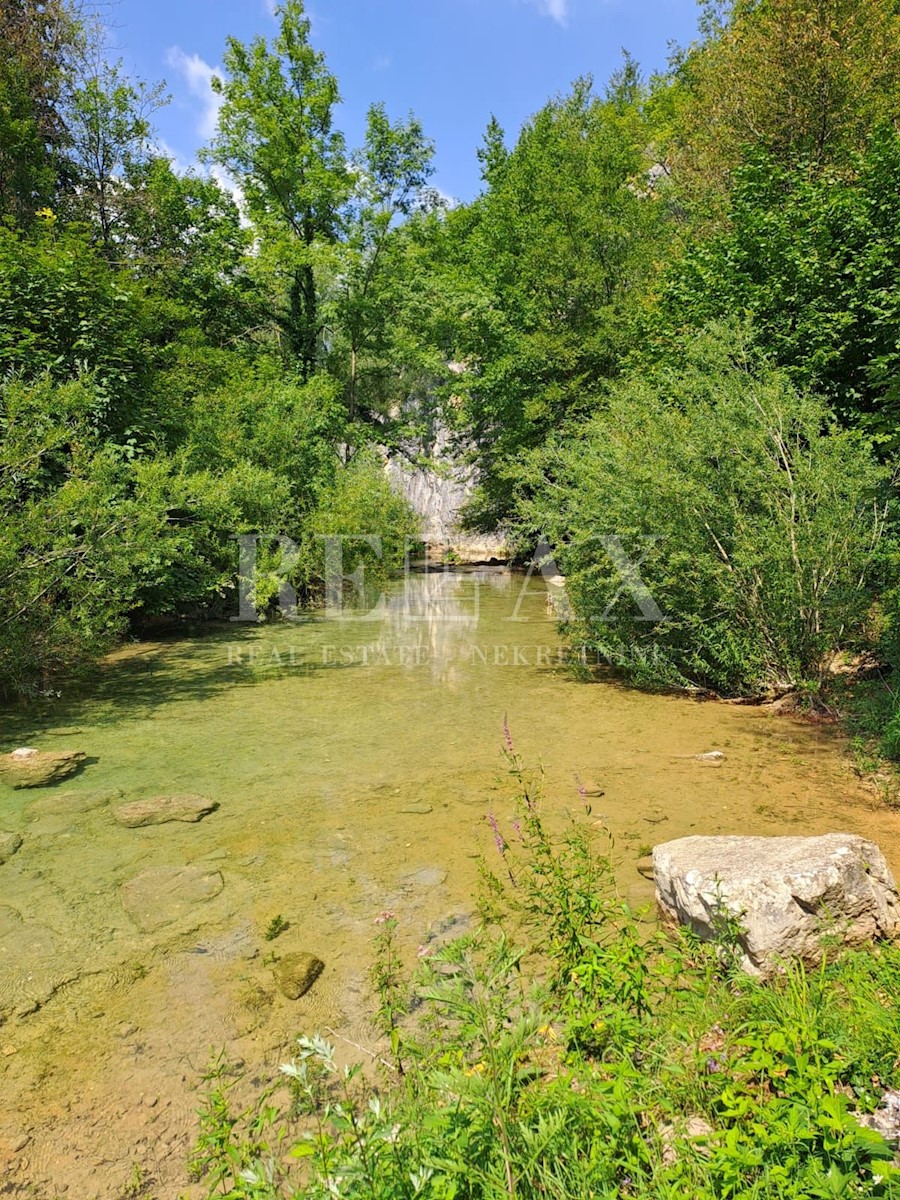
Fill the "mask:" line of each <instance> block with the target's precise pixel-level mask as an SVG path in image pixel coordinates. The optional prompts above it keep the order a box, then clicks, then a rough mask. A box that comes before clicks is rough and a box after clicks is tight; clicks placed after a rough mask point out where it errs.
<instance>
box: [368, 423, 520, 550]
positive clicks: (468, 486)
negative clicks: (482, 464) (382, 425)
mask: <svg viewBox="0 0 900 1200" xmlns="http://www.w3.org/2000/svg"><path fill="white" fill-rule="evenodd" d="M432 455H433V460H434V462H435V463H436V464H437V465H436V467H417V466H414V465H413V464H412V463H410V462H408V461H407V460H404V459H401V458H390V459H388V460H387V463H386V465H385V470H386V472H387V475H388V478H389V479H390V481H391V483H392V485H393V486H394V487H395V488H396V489H397V491H398V492H400V493H401V495H403V496H405V497H406V499H407V500H408V501H409V503H410V504H411V505H412V506H413V508H414V509H415V511H416V512H417V513H418V514H419V516H420V517H421V518H422V538H423V541H424V542H425V545H426V546H427V548H428V552H429V555H430V556H434V557H436V558H442V557H447V556H448V555H449V556H450V557H452V558H453V559H454V560H455V561H457V562H461V563H488V562H506V561H507V560H508V558H509V548H508V546H507V543H506V539H505V538H504V536H503V535H502V534H500V533H493V534H483V533H467V532H463V530H462V529H461V527H460V513H461V511H462V508H463V506H464V505H465V503H466V501H467V500H468V499H469V497H470V496H471V495H472V492H473V491H474V487H475V474H474V471H473V469H472V468H471V467H468V466H466V465H465V464H463V463H460V462H459V460H458V459H457V458H455V457H454V456H453V454H452V452H451V450H450V447H449V444H448V439H447V437H446V435H444V434H439V435H438V438H437V440H436V442H435V445H434V450H433V452H432Z"/></svg>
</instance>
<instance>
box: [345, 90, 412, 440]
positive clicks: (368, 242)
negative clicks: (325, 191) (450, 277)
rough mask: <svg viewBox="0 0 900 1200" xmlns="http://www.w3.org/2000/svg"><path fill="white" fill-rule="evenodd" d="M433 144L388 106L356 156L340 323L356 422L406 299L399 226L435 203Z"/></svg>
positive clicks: (379, 111) (374, 117) (371, 117)
mask: <svg viewBox="0 0 900 1200" xmlns="http://www.w3.org/2000/svg"><path fill="white" fill-rule="evenodd" d="M433 152H434V147H433V145H432V143H431V142H430V141H429V140H428V138H426V137H425V133H424V131H423V129H422V126H421V124H420V123H419V122H418V121H417V120H416V119H415V117H412V116H410V117H409V118H408V119H407V120H405V121H398V122H396V123H392V122H391V121H390V119H389V118H388V116H387V113H386V112H385V109H384V106H383V105H381V104H375V105H373V106H372V107H371V108H370V110H369V114H368V122H367V126H366V140H365V145H364V146H363V148H362V150H360V151H359V152H358V153H357V154H355V155H354V167H355V170H356V186H355V189H354V195H353V197H352V200H351V203H350V204H349V205H348V209H347V213H346V221H345V229H346V233H345V240H344V245H343V255H342V260H343V261H342V264H341V270H340V278H339V281H338V287H337V293H338V294H337V304H336V316H337V318H338V321H339V322H340V325H341V328H342V330H343V331H344V333H345V337H346V340H347V349H348V359H349V362H348V371H347V411H348V415H349V417H350V419H351V421H353V420H355V419H356V417H357V414H358V409H359V404H360V373H361V365H362V364H361V360H362V357H363V356H364V355H365V354H366V353H367V352H370V353H374V354H377V352H378V349H379V347H380V346H381V345H382V344H383V341H384V337H385V333H386V326H387V324H388V322H389V321H390V320H391V317H392V315H395V313H396V308H397V303H398V300H399V299H400V297H399V296H398V290H402V289H398V288H397V287H396V286H395V285H396V283H397V277H396V272H392V270H391V267H392V266H393V267H396V266H397V265H398V259H397V257H396V256H392V255H391V254H390V253H389V251H388V242H389V239H390V236H391V233H392V231H394V229H395V223H396V221H397V219H398V218H403V217H408V216H409V215H410V214H411V213H412V212H413V210H414V209H415V208H416V206H422V205H423V203H427V201H425V200H424V198H423V189H424V187H425V184H426V182H427V180H428V178H429V177H430V175H431V174H432V171H433V168H432V165H431V158H432V154H433Z"/></svg>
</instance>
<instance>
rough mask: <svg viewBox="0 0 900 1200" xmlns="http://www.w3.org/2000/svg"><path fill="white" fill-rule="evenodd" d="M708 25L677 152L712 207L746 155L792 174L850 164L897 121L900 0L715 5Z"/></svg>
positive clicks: (684, 78)
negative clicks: (755, 152)
mask: <svg viewBox="0 0 900 1200" xmlns="http://www.w3.org/2000/svg"><path fill="white" fill-rule="evenodd" d="M702 29H703V33H704V37H703V38H702V40H701V41H700V42H699V43H698V44H697V45H696V46H695V47H693V48H692V49H691V50H690V51H689V52H688V53H687V54H686V55H684V56H683V57H682V60H681V62H680V64H679V65H678V67H677V70H676V72H675V89H676V103H675V108H676V118H675V126H676V129H675V134H674V137H673V138H672V142H671V145H670V147H669V149H670V153H671V155H672V158H673V164H674V167H675V173H676V175H677V176H680V177H681V179H682V181H683V182H684V184H685V185H686V187H687V188H688V190H689V192H694V193H695V194H696V195H695V198H696V200H697V201H698V203H701V204H702V205H704V206H706V205H708V204H709V202H710V197H711V195H712V196H713V197H714V196H715V195H716V194H719V195H721V194H723V193H724V192H726V191H727V189H728V187H729V180H730V172H731V171H732V170H733V169H734V168H735V166H737V164H738V163H739V162H740V161H741V159H742V158H743V156H744V154H745V152H746V150H747V149H748V148H754V147H755V148H757V149H762V150H765V151H766V152H767V153H769V154H770V155H771V156H772V158H773V161H774V162H776V163H777V164H778V165H780V166H783V167H789V168H791V167H795V166H798V165H799V164H801V163H803V164H807V165H808V166H809V167H810V168H812V169H813V170H821V169H823V168H826V167H829V166H843V165H845V164H846V162H847V161H848V159H849V158H851V157H852V156H853V154H855V153H856V152H858V151H859V150H861V149H863V148H864V146H865V143H866V140H867V137H868V135H869V132H870V131H871V130H872V129H873V128H874V127H875V126H877V125H878V123H879V122H880V121H881V120H883V119H887V118H891V117H893V116H894V115H895V112H896V97H897V94H898V91H900V12H898V10H897V5H896V3H895V0H864V2H862V0H764V2H761V0H735V2H734V3H732V4H724V5H723V4H719V5H716V4H714V3H709V4H707V5H706V13H705V20H704V22H703V25H702Z"/></svg>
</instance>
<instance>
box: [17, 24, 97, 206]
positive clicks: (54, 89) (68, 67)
mask: <svg viewBox="0 0 900 1200" xmlns="http://www.w3.org/2000/svg"><path fill="white" fill-rule="evenodd" d="M0 38H2V41H3V54H2V55H0V213H2V214H5V215H8V216H10V217H12V218H13V219H14V220H15V221H16V222H17V223H18V224H19V225H21V226H23V227H25V226H28V225H30V224H31V222H32V220H33V219H34V214H35V212H36V211H37V210H38V209H39V208H41V207H43V206H46V205H50V204H53V203H55V199H56V195H57V192H58V189H59V186H60V184H61V183H64V182H65V181H66V180H67V175H68V172H67V167H66V158H65V152H66V148H67V144H68V131H67V128H66V121H65V113H64V108H65V100H66V95H67V91H68V86H69V83H70V78H71V71H72V64H73V58H74V57H75V55H76V53H77V52H78V50H79V49H80V46H81V27H80V25H79V23H78V21H77V20H76V18H75V15H74V13H73V11H72V9H71V7H70V6H69V5H68V4H67V3H66V0H0Z"/></svg>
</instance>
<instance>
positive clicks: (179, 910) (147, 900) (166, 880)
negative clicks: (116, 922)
mask: <svg viewBox="0 0 900 1200" xmlns="http://www.w3.org/2000/svg"><path fill="white" fill-rule="evenodd" d="M224 886H225V881H224V880H223V879H222V876H221V874H220V873H219V872H218V871H204V870H203V869H202V868H201V867H148V868H147V870H146V871H142V872H141V873H140V875H136V876H135V877H134V879H129V880H128V882H127V883H125V884H123V885H122V903H123V904H124V906H125V909H126V911H127V912H128V915H129V916H130V917H131V919H132V920H133V921H134V923H135V924H136V925H137V926H138V928H139V929H142V930H144V931H145V932H150V931H152V930H154V929H159V928H161V926H163V925H172V924H174V923H175V922H178V921H182V920H184V919H186V918H189V917H191V916H192V915H193V910H194V908H195V907H196V905H198V904H203V903H205V902H206V901H208V900H212V899H213V898H214V897H215V896H218V894H219V893H220V892H221V890H222V888H223V887H224ZM198 923H199V922H198Z"/></svg>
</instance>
